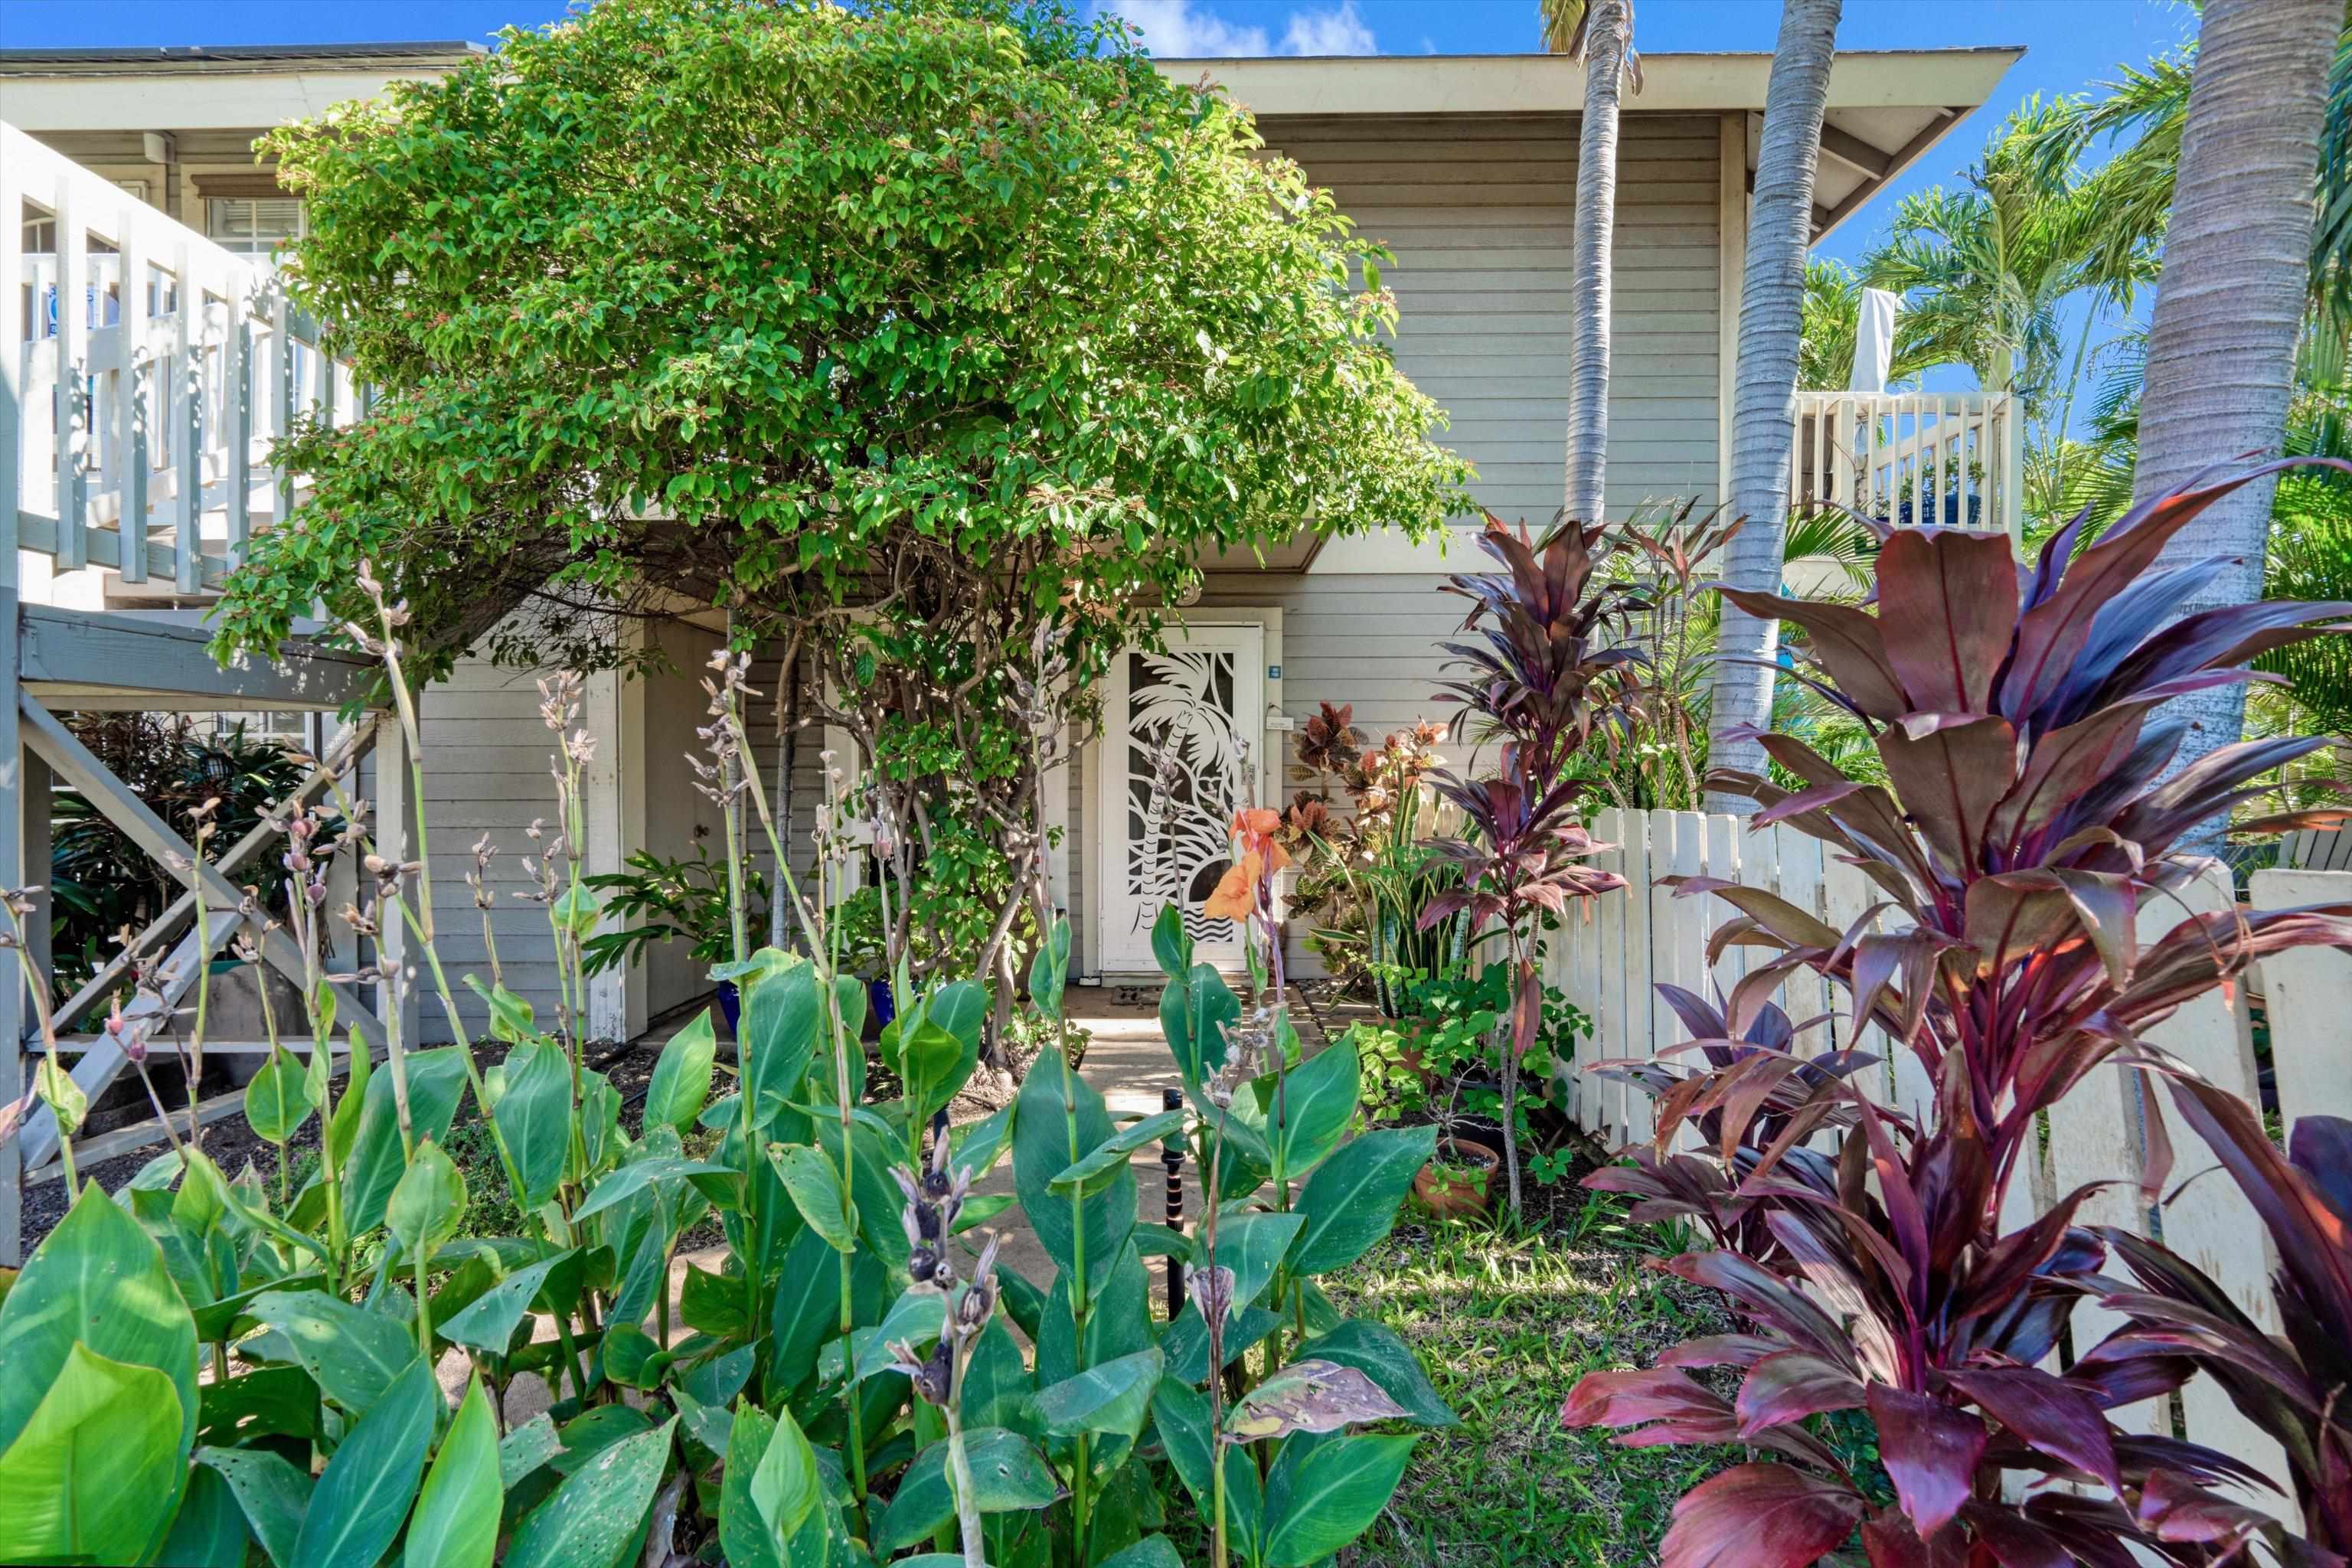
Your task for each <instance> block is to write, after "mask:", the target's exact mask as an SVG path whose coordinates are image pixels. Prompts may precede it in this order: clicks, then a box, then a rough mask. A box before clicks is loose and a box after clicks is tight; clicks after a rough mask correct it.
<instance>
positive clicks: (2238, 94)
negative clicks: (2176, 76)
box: [2132, 0, 2344, 853]
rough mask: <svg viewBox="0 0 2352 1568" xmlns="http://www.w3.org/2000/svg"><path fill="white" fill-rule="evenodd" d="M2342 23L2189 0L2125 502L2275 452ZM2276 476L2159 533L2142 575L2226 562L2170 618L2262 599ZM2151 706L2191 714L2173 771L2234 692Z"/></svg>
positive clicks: (2266, 3) (2209, 747) (2205, 834)
mask: <svg viewBox="0 0 2352 1568" xmlns="http://www.w3.org/2000/svg"><path fill="white" fill-rule="evenodd" d="M2343 25H2344V5H2343V0H2210V3H2209V4H2208V5H2206V7H2205V19H2204V22H2203V24H2202V25H2201V26H2200V28H2199V30H2198V43H2197V66H2196V71H2195V74H2194V75H2193V76H2192V77H2191V78H2190V85H2189V121H2188V124H2187V126H2186V128H2185V129H2184V131H2183V132H2182V135H2181V143H2180V173H2179V177H2178V179H2177V181H2176V183H2175V184H2174V187H2173V195H2172V219H2171V224H2170V226H2169V228H2168V230H2167V232H2166V235H2165V241H2164V272H2163V275H2162V277H2161V279H2159V280H2158V285H2157V295H2156V310H2155V315H2154V317H2153V319H2152V320H2151V321H2150V323H2149V327H2148V340H2147V381H2146V384H2145V389H2144V390H2143V392H2142V394H2141V397H2140V413H2139V458H2138V465H2137V469H2136V471H2135V472H2134V474H2133V477H2132V500H2134V501H2135V502H2139V501H2145V500H2149V499H2150V498H2152V497H2156V496H2160V495H2164V494H2167V493H2168V492H2170V491H2172V490H2175V489H2179V488H2180V486H2181V485H2182V484H2183V483H2184V482H2185V481H2187V480H2188V479H2189V478H2190V477H2191V476H2192V475H2194V474H2195V473H2196V472H2197V471H2198V470H2199V469H2200V468H2207V467H2209V466H2210V465H2212V464H2214V463H2222V462H2231V461H2233V460H2235V459H2238V458H2242V457H2246V456H2249V455H2251V456H2256V457H2261V458H2275V457H2277V456H2278V455H2279V452H2280V449H2281V446H2282V443H2283V438H2284V433H2285V428H2286V413H2287V403H2288V400H2289V398H2290V396H2291V395H2292V394H2293V391H2294V350H2295V339H2296V335H2297V333H2298V331H2300V329H2301V327H2302V323H2303V313H2304V300H2305V294H2306V291H2307V290H2308V288H2309V285H2310V276H2311V274H2310V267H2311V225H2312V216H2313V209H2312V182H2313V177H2314V174H2315V171H2316V170H2317V168H2318V164H2319V130H2320V123H2321V119H2322V116H2323V114H2324V112H2325V110H2326V94H2327V71H2328V65H2329V61H2330V59H2331V58H2332V56H2333V54H2334V50H2335V47H2336V33H2337V30H2338V29H2339V28H2341V27H2342V26H2343ZM2274 488H2275V487H2274V486H2273V482H2272V481H2271V480H2268V479H2263V480H2259V481H2257V482H2256V483H2253V484H2251V485H2248V486H2247V487H2246V488H2245V489H2242V490H2239V491H2237V492H2236V493H2235V494H2233V495H2231V496H2228V497H2226V498H2224V499H2223V500H2221V501H2220V502H2218V503H2217V504H2215V505H2214V506H2211V507H2209V508H2208V509H2207V510H2206V511H2205V513H2204V515H2203V516H2201V517H2200V518H2199V519H2198V520H2197V521H2194V522H2191V523H2190V524H2189V525H2188V526H2187V527H2186V528H2184V529H2182V530H2181V531H2179V533H2177V534H2175V535H2173V537H2172V540H2171V542H2169V543H2168V544H2167V545H2166V547H2165V551H2164V554H2163V556H2162V557H2161V558H2160V559H2159V560H2158V563H2156V565H2155V566H2153V567H2151V568H2150V570H2151V571H2160V570H2162V569H2163V568H2165V567H2167V566H2173V565H2179V564H2181V563H2188V562H2194V561H2203V560H2207V559H2210V558H2211V557H2213V556H2217V555H2220V556H2228V557H2230V558H2231V565H2230V567H2229V568H2228V570H2226V571H2224V572H2223V573H2222V574H2221V576H2219V577H2218V578H2216V579H2214V580H2213V582H2212V583H2211V584H2210V585H2209V586H2208V587H2206V589H2205V590H2204V591H2203V592H2202V593H2201V594H2200V595H2199V596H2198V597H2197V598H2196V599H2194V600H2192V601H2190V602H2189V604H2187V605H2183V606H2181V609H2180V611H2179V614H2180V615H2182V616H2190V615H2194V614H2196V613H2197V612H2199V611H2200V610H2208V609H2212V608H2215V607H2216V606H2219V605H2237V604H2245V603H2247V602H2249V601H2252V600H2254V599H2258V598H2260V597H2261V596H2262V592H2263V552H2264V549H2265V547H2266V544H2267V542H2268V538H2269V534H2270V521H2271V494H2272V491H2273V489H2274ZM2166 711H2167V713H2168V715H2169V716H2170V717H2171V718H2173V719H2175V720H2177V721H2185V722H2186V723H2187V724H2188V726H2189V731H2188V734H2187V735H2186V737H2185V738H2184V739H2183V741H2182V742H2181V747H2180V752H2179V756H2178V757H2177V758H2175V760H2174V763H2173V765H2174V767H2175V769H2176V770H2177V769H2179V768H2182V767H2186V766H2188V765H2189V763H2192V762H2194V761H2196V760H2197V759H2198V758H2199V757H2201V756H2203V755H2205V754H2206V753H2207V752H2211V751H2214V750H2216V749H2218V748H2220V747H2222V746H2226V745H2229V744H2231V742H2235V741H2236V740H2237V739H2238V738H2239V736H2240V735H2241V733H2242V731H2243V729H2244V724H2245V714H2246V689H2245V688H2244V687H2243V686H2239V685H2232V686H2221V687H2216V688H2214V689H2211V690H2210V691H2201V692H2194V693H2191V694H2190V695H2189V696H2186V697H2181V698H2176V699H2175V700H2173V701H2172V702H2170V703H2169V704H2168V705H2167V709H2166ZM2222 826H2223V824H2222V822H2221V819H2219V818H2216V819H2215V820H2214V821H2213V822H2210V823H2208V824H2206V825H2205V826H2203V827H2201V828H2200V829H2198V830H2196V831H2195V832H2193V833H2192V834H2191V835H2190V836H2189V838H2188V839H2187V840H2185V841H2184V842H2185V844H2186V846H2187V847H2189V848H2190V849H2192V850H2200V851H2202V852H2204V853H2211V852H2212V851H2213V850H2214V849H2215V848H2216V847H2218V846H2219V842H2220V836H2221V827H2222Z"/></svg>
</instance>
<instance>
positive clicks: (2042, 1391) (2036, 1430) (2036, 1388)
mask: <svg viewBox="0 0 2352 1568" xmlns="http://www.w3.org/2000/svg"><path fill="white" fill-rule="evenodd" d="M1945 1375H1946V1376H1947V1377H1948V1378H1949V1379H1950V1381H1951V1384H1952V1386H1954V1387H1955V1388H1958V1390H1959V1391H1960V1392H1961V1393H1963V1394H1967V1395H1968V1396H1969V1398H1970V1399H1973V1400H1974V1401H1976V1403H1977V1405H1978V1407H1979V1409H1981V1410H1983V1411H1984V1412H1985V1414H1987V1415H1990V1416H1991V1417H1992V1418H1993V1419H1994V1420H1996V1421H1998V1422H2000V1424H2001V1426H2004V1427H2006V1428H2007V1429H2008V1430H2009V1431H2010V1432H2011V1433H2012V1434H2013V1435H2015V1436H2016V1437H2017V1439H2018V1440H2019V1441H2020V1442H2021V1443H2025V1444H2027V1445H2029V1446H2030V1447H2034V1448H2037V1449H2039V1450H2040V1451H2041V1452H2042V1453H2045V1454H2047V1455H2049V1456H2050V1457H2051V1458H2053V1459H2058V1460H2061V1461H2063V1462H2064V1463H2066V1464H2069V1465H2072V1466H2074V1468H2076V1469H2078V1470H2081V1471H2083V1472H2084V1474H2086V1475H2091V1476H2095V1477H2097V1478H2098V1479H2100V1480H2103V1481H2105V1483H2106V1484H2107V1486H2108V1488H2109V1489H2111V1490H2113V1491H2116V1492H2120V1491H2122V1490H2123V1486H2124V1483H2123V1477H2122V1476H2121V1475H2120V1474H2119V1473H2118V1472H2117V1471H2116V1442H2115V1435H2114V1433H2113V1432H2112V1431H2111V1430H2110V1429H2109V1428H2108V1426H2107V1417H2106V1413H2105V1411H2103V1410H2101V1409H2100V1408H2099V1405H2098V1402H2097V1401H2096V1400H2095V1399H2093V1398H2092V1397H2091V1396H2090V1394H2088V1393H2086V1392H2084V1390H2082V1389H2080V1388H2076V1387H2074V1386H2072V1385H2070V1384H2066V1383H2064V1382H2063V1381H2062V1380H2060V1379H2058V1378H2056V1377H2053V1376H2052V1375H2051V1374H2050V1373H2046V1372H2042V1371H2039V1370H2037V1369H2035V1368H2033V1367H2030V1366H1995V1367H1976V1368H1971V1369H1969V1370H1967V1371H1960V1372H1951V1373H1946V1374H1945Z"/></svg>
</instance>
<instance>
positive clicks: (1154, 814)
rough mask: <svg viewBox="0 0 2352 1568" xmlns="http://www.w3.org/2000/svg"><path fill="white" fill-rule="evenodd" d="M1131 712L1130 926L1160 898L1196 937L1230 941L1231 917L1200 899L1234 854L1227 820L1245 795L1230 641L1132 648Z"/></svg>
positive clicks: (1245, 754) (1153, 914)
mask: <svg viewBox="0 0 2352 1568" xmlns="http://www.w3.org/2000/svg"><path fill="white" fill-rule="evenodd" d="M1127 658H1128V659H1129V667H1128V712H1127V770H1128V773H1127V792H1126V793H1127V836H1126V841H1127V867H1126V875H1127V885H1128V891H1129V895H1130V898H1129V910H1130V915H1129V918H1130V921H1132V925H1133V931H1135V932H1140V931H1146V930H1148V929H1149V928H1150V924H1151V922H1152V921H1153V920H1154V919H1155V918H1157V916H1158V914H1159V911H1160V908H1161V907H1162V906H1163V905H1166V904H1170V903H1174V904H1176V905H1178V906H1179V907H1180V908H1181V910H1183V914H1184V929H1185V931H1187V932H1188V933H1189V934H1190V935H1191V936H1192V939H1193V941H1195V942H1203V943H1213V942H1231V941H1233V940H1234V935H1235V933H1234V929H1233V922H1232V921H1227V920H1210V919H1207V918H1205V917H1203V916H1202V914H1201V912H1200V910H1201V906H1202V902H1203V901H1204V900H1206V899H1207V898H1208V896H1209V893H1210V890H1211V889H1213V888H1215V886H1216V885H1217V879H1218V878H1220V877H1222V876H1223V875H1224V871H1225V868H1226V866H1227V865H1228V864H1229V863H1230V861H1231V858H1232V851H1231V845H1230V841H1229V840H1228V839H1227V837H1226V826H1227V825H1228V824H1229V823H1231V822H1232V821H1233V816H1234V811H1235V810H1236V809H1238V808H1239V807H1240V806H1241V805H1242V804H1243V802H1244V800H1245V799H1247V797H1248V791H1247V787H1246V785H1247V773H1248V762H1249V745H1248V742H1246V741H1245V740H1244V738H1243V736H1242V734H1241V731H1240V726H1239V723H1238V721H1237V718H1236V713H1235V710H1236V708H1237V706H1238V703H1239V698H1240V692H1239V690H1238V686H1239V681H1240V666H1239V656H1238V655H1237V654H1236V653H1235V652H1234V651H1233V650H1232V649H1226V648H1200V649H1171V650H1169V651H1167V652H1164V653H1146V652H1141V651H1130V652H1129V654H1128V655H1127Z"/></svg>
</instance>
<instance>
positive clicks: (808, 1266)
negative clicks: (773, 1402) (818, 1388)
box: [769, 1228, 841, 1393]
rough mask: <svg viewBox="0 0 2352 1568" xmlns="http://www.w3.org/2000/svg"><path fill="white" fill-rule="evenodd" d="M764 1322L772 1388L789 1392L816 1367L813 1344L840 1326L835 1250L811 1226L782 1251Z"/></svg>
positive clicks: (838, 1264)
mask: <svg viewBox="0 0 2352 1568" xmlns="http://www.w3.org/2000/svg"><path fill="white" fill-rule="evenodd" d="M770 1326H771V1328H772V1331H773V1333H774V1335H775V1339H774V1341H773V1342H772V1345H771V1347H770V1352H769V1356H770V1359H769V1367H770V1372H769V1375H770V1376H771V1378H772V1379H773V1380H774V1386H775V1389H776V1391H777V1392H778V1393H790V1392H791V1391H792V1390H793V1389H795V1388H797V1387H799V1386H800V1385H801V1384H802V1383H803V1381H804V1380H805V1379H806V1378H807V1377H808V1374H809V1373H812V1372H814V1371H815V1370H816V1354H817V1350H818V1348H819V1347H820V1346H822V1345H823V1344H824V1342H825V1341H826V1340H828V1339H831V1338H833V1337H834V1336H835V1335H836V1334H838V1333H839V1332H840V1331H841V1255H840V1254H839V1253H837V1252H835V1250H834V1249H833V1244H832V1243H831V1242H828V1241H827V1240H825V1238H824V1237H822V1236H819V1235H818V1234H817V1233H816V1232H815V1231H814V1230H809V1229H805V1228H804V1229H803V1230H802V1231H801V1233H800V1234H799V1235H798V1236H796V1237H793V1245H792V1249H791V1250H790V1251H788V1252H786V1253H785V1254H784V1268H783V1272H782V1275H781V1276H780V1277H779V1278H778V1279H777V1280H776V1294H775V1300H774V1303H773V1309H772V1313H771V1317H770Z"/></svg>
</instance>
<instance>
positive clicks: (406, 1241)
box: [383, 1139, 466, 1258]
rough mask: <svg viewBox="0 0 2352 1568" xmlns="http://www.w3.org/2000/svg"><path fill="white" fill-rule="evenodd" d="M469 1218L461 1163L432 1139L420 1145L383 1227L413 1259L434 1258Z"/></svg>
mask: <svg viewBox="0 0 2352 1568" xmlns="http://www.w3.org/2000/svg"><path fill="white" fill-rule="evenodd" d="M465 1217H466V1178H465V1177H464V1176H463V1175H461V1174H460V1173H458V1170H457V1162H456V1161H454V1160H452V1159H450V1158H449V1156H448V1155H446V1154H445V1153H443V1152H441V1146H440V1145H439V1144H438V1143H436V1142H433V1141H432V1140H430V1139H426V1140H425V1142H421V1143H419V1144H417V1145H416V1154H415V1158H413V1159H411V1160H410V1161H409V1162H408V1169H407V1170H406V1171H405V1172H404V1173H402V1175H401V1178H400V1184H399V1185H397V1186H395V1187H394V1188H393V1189H392V1197H391V1199H390V1200H389V1201H388V1202H387V1203H386V1204H385V1205H384V1208H383V1226H384V1228H385V1229H386V1230H388V1231H390V1232H392V1234H393V1237H394V1240H396V1241H398V1242H399V1243H400V1247H401V1252H402V1254H403V1255H404V1257H407V1258H431V1257H432V1256H433V1252H434V1249H435V1248H436V1247H439V1246H440V1245H441V1244H442V1243H443V1242H445V1241H446V1240H448V1239H449V1238H450V1237H453V1236H455V1235H457V1226H458V1224H459V1222H461V1221H462V1220H464V1218H465Z"/></svg>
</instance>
